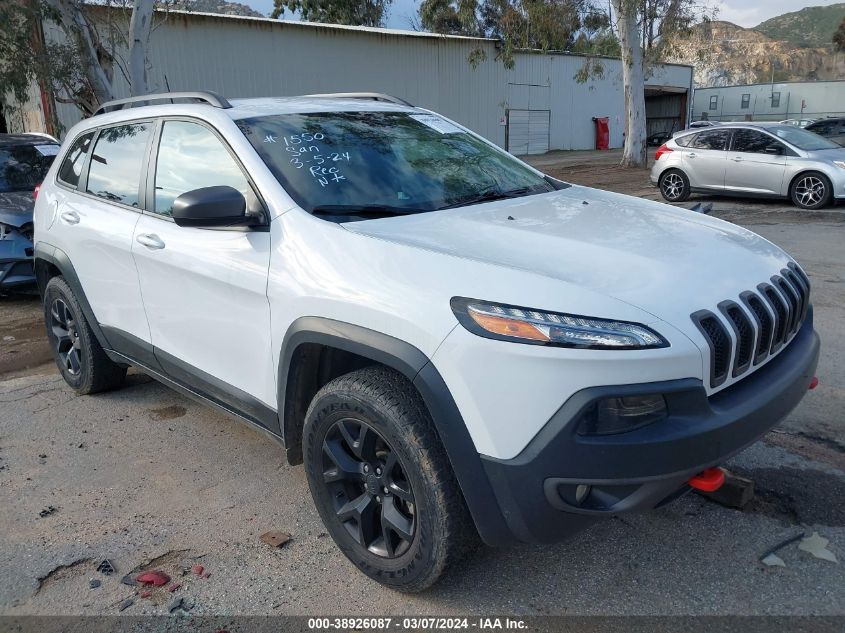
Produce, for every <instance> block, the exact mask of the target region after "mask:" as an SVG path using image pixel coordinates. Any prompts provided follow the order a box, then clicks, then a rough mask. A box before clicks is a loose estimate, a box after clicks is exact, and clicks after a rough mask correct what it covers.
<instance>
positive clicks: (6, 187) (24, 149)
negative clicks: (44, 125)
mask: <svg viewBox="0 0 845 633" xmlns="http://www.w3.org/2000/svg"><path fill="white" fill-rule="evenodd" d="M58 151H59V146H58V145H52V144H50V145H12V146H6V147H0V193H10V192H12V191H30V192H31V191H32V190H33V189H35V185H37V184H39V183H40V182H41V181H42V180H44V176H46V175H47V171H48V170H49V169H50V165H52V164H53V160H54V159H55V158H56V153H57V152H58Z"/></svg>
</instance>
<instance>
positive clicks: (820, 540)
mask: <svg viewBox="0 0 845 633" xmlns="http://www.w3.org/2000/svg"><path fill="white" fill-rule="evenodd" d="M828 543H830V541H829V540H828V539H826V538H824V537H823V536H819V533H818V532H813V534H812V535H811V536H808V537H806V538H804V539H801V542H800V543H799V544H798V549H800V550H801V551H803V552H807V553H808V554H811V555H812V556H815V557H816V558H820V559H821V560H827V561H830V562H831V563H838V562H839V561H838V560H837V559H836V554H834V553H833V552H831V551H830V550H829V549H827V544H828Z"/></svg>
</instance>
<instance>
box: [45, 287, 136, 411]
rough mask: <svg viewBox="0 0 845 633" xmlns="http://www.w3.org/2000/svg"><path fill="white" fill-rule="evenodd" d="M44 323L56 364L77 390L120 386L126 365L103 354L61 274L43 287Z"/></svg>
mask: <svg viewBox="0 0 845 633" xmlns="http://www.w3.org/2000/svg"><path fill="white" fill-rule="evenodd" d="M44 323H45V324H46V326H47V340H48V342H49V343H50V347H51V348H52V350H53V358H54V359H55V361H56V365H57V366H58V368H59V371H60V372H61V374H62V378H64V379H65V382H66V383H67V384H68V385H69V386H70V387H71V388H72V389H73V390H74V391H75V392H76V393H78V394H79V395H85V394H89V393H97V392H99V391H107V390H109V389H114V388H115V387H118V386H120V384H121V383H122V382H123V379H124V378H125V377H126V367H125V366H122V365H118V364H117V363H114V362H112V361H111V360H110V359H109V357H108V356H106V353H105V352H104V351H103V348H102V347H101V346H100V343H99V342H98V341H97V337H95V336H94V333H93V332H92V331H91V326H90V325H89V324H88V321H87V320H86V319H85V315H84V314H83V312H82V308H81V307H80V305H79V301H77V299H76V296H75V295H74V294H73V290H71V289H70V286H69V285H68V284H67V282H66V281H65V280H64V278H62V277H53V278H52V279H51V280H50V281H49V282H48V283H47V286H46V288H45V289H44Z"/></svg>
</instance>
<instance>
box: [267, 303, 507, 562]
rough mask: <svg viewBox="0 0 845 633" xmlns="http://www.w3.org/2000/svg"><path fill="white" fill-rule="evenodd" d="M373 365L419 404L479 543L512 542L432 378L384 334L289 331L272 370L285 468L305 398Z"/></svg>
mask: <svg viewBox="0 0 845 633" xmlns="http://www.w3.org/2000/svg"><path fill="white" fill-rule="evenodd" d="M327 359H328V365H327V364H326V363H327ZM373 364H380V365H384V366H386V367H389V368H391V369H394V370H395V371H397V372H399V373H400V374H402V375H403V376H405V377H406V378H407V379H408V380H409V381H410V382H411V384H412V385H413V386H414V387H415V388H416V389H417V391H418V393H419V394H420V396H421V397H422V399H423V402H424V404H425V406H426V408H427V409H428V412H429V414H430V415H431V418H432V420H433V422H434V426H435V429H436V431H437V434H438V436H439V438H440V441H441V442H442V443H443V445H444V447H445V449H446V453H447V455H448V457H449V462H450V464H451V466H452V470H453V472H454V473H455V476H456V478H457V480H458V484H459V485H460V487H461V491H462V493H463V495H464V499H465V501H466V503H467V506H468V508H469V511H470V514H471V515H472V518H473V522H474V523H475V526H476V529H477V530H478V532H479V534H480V536H481V538H482V539H483V540H484V541H485V542H486V543H488V544H489V545H500V544H506V543H511V542H513V540H514V539H513V536H512V535H511V533H510V530H509V529H508V527H507V525H506V523H505V521H504V518H503V517H502V514H501V511H500V510H499V506H498V503H497V502H496V499H495V495H494V493H493V489H492V487H491V485H490V482H489V480H488V479H487V476H486V474H485V471H484V467H483V465H482V462H481V458H480V456H479V454H478V452H477V451H476V449H475V444H474V443H473V441H472V438H471V437H470V435H469V431H468V430H467V427H466V424H465V423H464V421H463V417H462V416H461V414H460V411H459V410H458V407H457V405H456V404H455V401H454V399H453V397H452V395H451V392H450V391H449V389H448V387H447V386H446V383H445V382H444V381H443V378H442V376H441V375H440V372H438V371H437V369H436V368H435V367H434V365H433V364H432V363H431V361H430V359H429V358H428V357H427V356H426V355H425V354H424V353H423V352H422V351H420V350H419V349H418V348H416V347H414V346H413V345H411V344H410V343H407V342H405V341H402V340H400V339H397V338H394V337H392V336H389V335H387V334H384V333H381V332H376V331H374V330H370V329H368V328H365V327H361V326H358V325H353V324H350V323H345V322H341V321H336V320H333V319H327V318H321V317H301V318H299V319H297V320H296V321H294V323H293V324H292V325H291V326H290V328H289V329H288V332H287V333H286V335H285V339H284V341H283V343H282V351H281V353H280V357H279V368H278V411H279V425H280V431H281V436H282V438H283V440H284V445H285V452H286V457H287V461H288V463H290V464H300V463H302V428H303V425H304V422H305V413H306V411H307V409H308V406H309V404H310V402H311V399H312V398H313V395H314V394H316V392H317V391H318V390H319V389H320V387H322V385H324V384H326V383H327V382H328V381H329V380H332V379H333V378H334V377H336V375H341V374H342V373H347V371H353V370H354V369H358V368H360V367H364V366H368V365H373Z"/></svg>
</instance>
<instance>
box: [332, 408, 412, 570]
mask: <svg viewBox="0 0 845 633" xmlns="http://www.w3.org/2000/svg"><path fill="white" fill-rule="evenodd" d="M323 482H324V483H325V485H326V487H327V488H328V490H329V493H330V495H331V498H332V499H333V503H334V511H335V513H336V514H337V518H338V520H339V521H340V522H341V524H342V525H343V527H344V528H345V529H346V530H347V532H349V535H350V536H351V537H352V538H353V539H354V540H355V542H357V543H358V545H360V546H361V547H363V548H364V549H366V550H368V551H369V552H371V553H372V554H375V555H376V556H381V557H383V558H396V557H399V556H402V555H403V554H404V553H405V552H407V551H408V550H409V549H410V547H411V544H412V543H413V540H414V535H415V533H416V528H417V521H416V516H415V508H416V504H415V500H414V492H413V490H412V489H411V484H410V483H409V481H408V477H407V476H406V474H405V469H404V467H403V465H402V463H401V462H400V461H399V459H398V457H397V454H396V452H395V451H394V450H393V448H392V447H391V446H390V444H388V442H387V441H386V440H385V438H384V437H383V436H382V435H381V434H380V433H379V432H378V431H376V430H375V429H374V428H372V427H371V426H369V425H368V424H366V423H365V422H362V421H360V420H355V419H352V418H343V419H340V420H338V421H337V422H335V423H334V424H332V426H331V427H330V428H329V429H328V431H327V433H326V436H325V439H324V440H323Z"/></svg>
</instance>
